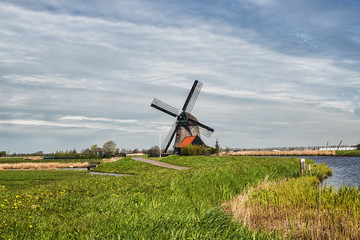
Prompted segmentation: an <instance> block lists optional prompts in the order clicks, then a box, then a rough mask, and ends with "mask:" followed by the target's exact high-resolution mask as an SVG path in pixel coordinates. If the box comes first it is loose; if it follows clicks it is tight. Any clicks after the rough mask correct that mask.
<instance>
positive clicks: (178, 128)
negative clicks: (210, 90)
mask: <svg viewBox="0 0 360 240" xmlns="http://www.w3.org/2000/svg"><path fill="white" fill-rule="evenodd" d="M201 87H202V83H201V82H199V81H197V80H195V82H194V84H193V86H192V88H191V90H190V93H189V95H188V97H187V99H186V101H185V103H184V106H183V108H182V112H181V113H180V114H179V110H178V109H176V108H175V107H172V106H170V105H168V104H166V103H164V102H162V101H160V100H158V99H156V98H155V99H154V100H153V102H152V103H151V107H153V108H156V109H158V110H160V111H162V112H164V113H166V114H168V115H171V116H173V117H176V121H175V122H174V124H173V125H172V127H171V129H170V131H169V133H168V135H167V136H166V138H165V141H164V143H163V145H162V146H161V149H163V150H164V152H165V153H166V152H167V150H168V148H169V146H170V144H171V142H172V140H173V138H174V137H175V143H174V145H173V147H174V149H175V150H178V147H179V146H180V144H181V143H182V141H183V140H184V139H185V138H186V137H191V136H199V137H200V135H205V136H207V137H210V136H211V134H212V133H213V132H214V129H212V128H210V127H208V126H206V125H204V124H202V123H200V122H199V121H198V120H197V118H196V117H195V116H193V115H192V114H191V111H192V109H193V107H194V104H195V102H196V99H197V97H198V96H199V93H200V90H201ZM175 153H176V151H175Z"/></svg>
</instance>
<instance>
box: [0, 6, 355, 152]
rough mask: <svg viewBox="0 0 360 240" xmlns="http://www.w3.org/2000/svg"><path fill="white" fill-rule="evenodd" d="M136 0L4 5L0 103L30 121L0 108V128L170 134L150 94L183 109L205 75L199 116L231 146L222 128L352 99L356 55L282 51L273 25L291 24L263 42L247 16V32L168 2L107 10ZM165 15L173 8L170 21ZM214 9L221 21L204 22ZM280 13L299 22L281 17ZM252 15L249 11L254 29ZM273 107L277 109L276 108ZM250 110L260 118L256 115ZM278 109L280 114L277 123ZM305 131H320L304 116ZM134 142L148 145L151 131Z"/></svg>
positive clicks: (257, 124)
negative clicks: (194, 85) (193, 86)
mask: <svg viewBox="0 0 360 240" xmlns="http://www.w3.org/2000/svg"><path fill="white" fill-rule="evenodd" d="M251 2H252V3H254V4H255V5H257V6H264V8H262V9H263V11H265V12H267V11H270V12H271V10H264V9H270V8H268V7H270V6H271V7H274V6H275V7H274V9H279V8H280V10H281V9H282V7H284V8H285V7H286V6H288V5H286V4H277V3H278V2H279V1H270V0H253V1H251ZM141 3H142V2H141V1H140V2H139V1H136V2H132V3H130V2H129V3H116V4H115V3H112V5H110V7H109V8H106V7H105V6H103V7H100V9H101V10H100V9H98V10H99V11H104V12H101V13H103V15H101V13H100V12H98V11H96V9H92V8H91V7H87V6H85V5H83V4H79V3H77V4H76V6H73V7H74V8H76V9H81V11H79V14H77V15H72V14H71V12H72V11H71V10H72V9H71V8H72V6H71V5H72V3H71V4H70V3H68V2H66V3H65V2H64V3H60V2H59V3H56V4H55V5H54V6H55V7H57V8H61V9H59V10H58V11H46V10H44V9H42V10H41V11H39V10H38V9H39V8H40V9H41V4H39V3H38V4H36V7H35V6H34V7H33V10H30V8H28V7H26V4H24V5H23V7H19V6H15V5H10V4H3V3H0V9H1V10H0V24H1V26H2V29H0V51H1V58H0V83H1V89H0V94H1V96H2V98H3V99H5V100H3V101H2V103H1V105H0V110H3V112H5V113H6V112H15V113H18V112H26V114H25V116H26V119H25V117H24V119H20V118H21V116H20V115H15V114H13V115H11V116H8V115H0V124H2V125H3V126H4V125H12V126H33V129H36V128H38V129H42V128H43V127H44V126H47V127H53V128H54V129H58V128H59V129H65V128H74V129H77V130H78V129H82V130H83V131H84V132H88V130H89V129H91V130H94V131H97V130H99V131H113V130H114V131H116V132H121V133H125V132H126V133H129V134H133V135H134V138H135V137H139V138H140V137H142V134H145V135H146V134H149V135H152V134H155V133H157V132H166V131H168V129H169V127H170V125H171V123H172V121H173V120H174V119H171V118H165V117H164V118H163V117H161V116H160V113H157V112H155V111H154V110H153V109H150V107H149V105H150V103H151V100H152V98H153V97H157V98H159V99H161V100H163V101H165V102H167V103H169V104H171V105H174V106H176V107H181V106H182V104H183V101H185V98H186V95H187V93H188V91H189V89H190V87H191V84H192V82H193V80H194V79H198V80H200V81H202V82H204V87H203V91H202V93H201V95H200V97H199V100H198V102H197V103H196V105H195V108H194V112H195V113H196V114H199V118H200V119H201V120H203V121H204V123H206V124H207V123H209V125H211V126H212V125H215V126H217V129H215V131H216V132H219V134H223V136H224V138H226V139H228V141H229V142H236V134H235V135H234V134H227V133H226V132H228V131H227V129H228V128H236V129H238V126H241V125H249V127H248V129H252V130H253V131H254V132H260V130H263V129H265V130H266V129H271V127H272V126H273V127H274V126H275V127H276V126H277V127H278V126H287V125H288V124H287V123H290V124H289V125H291V123H292V122H291V121H294V120H293V118H292V116H294V115H297V111H305V110H306V111H309V112H307V114H306V116H310V115H311V111H313V112H317V111H321V112H322V113H323V114H325V115H326V114H330V113H332V112H334V111H335V112H341V113H342V114H344V115H343V117H344V116H346V117H348V116H349V115H348V114H352V113H354V111H355V109H358V107H359V103H358V101H357V98H356V97H355V96H356V92H357V91H360V89H359V86H360V85H359V82H360V74H359V72H358V69H357V68H356V67H355V66H357V65H358V64H359V63H360V61H359V59H358V58H355V59H338V58H335V57H329V56H328V55H321V54H320V55H317V54H314V55H312V54H307V55H305V54H302V53H303V51H302V50H301V49H300V50H296V49H295V47H294V49H295V50H294V52H297V53H299V54H293V55H289V54H286V53H284V51H281V50H279V49H278V48H274V45H276V43H278V42H277V40H278V38H279V37H280V36H278V35H277V33H278V32H281V31H282V30H284V31H286V28H282V26H281V25H279V26H277V27H278V28H279V31H278V29H277V28H276V31H274V36H273V38H272V39H270V40H269V41H267V42H266V41H264V38H263V32H262V31H259V29H257V28H256V27H253V26H252V25H251V24H250V23H248V24H250V25H249V26H248V27H247V29H244V28H243V27H241V26H243V25H242V24H243V22H241V21H239V22H241V24H238V22H231V23H229V22H226V21H225V20H224V19H223V18H219V15H211V14H210V13H207V14H208V15H207V14H205V13H202V15H201V14H199V16H198V17H191V16H190V15H186V13H183V12H181V13H180V12H179V11H177V10H168V11H169V12H167V11H166V12H163V11H162V10H163V9H167V6H165V5H164V6H159V5H157V4H155V5H152V4H149V3H143V4H145V5H146V6H145V9H143V10H140V8H139V9H138V8H134V9H138V10H136V14H135V15H134V16H132V15H131V14H130V13H127V14H126V13H125V12H126V11H125V10H123V8H122V10H121V11H122V13H124V15H122V14H115V15H113V14H114V12H113V9H110V8H114V9H116V8H120V7H121V6H126V7H127V9H130V5H131V6H132V7H134V6H139V5H141ZM74 4H75V3H74ZM118 4H120V5H118ZM173 4H174V3H173ZM171 6H173V5H171ZM172 9H176V8H175V7H174V8H172ZM204 11H205V10H204ZM170 12H171V13H174V14H175V15H174V16H172V18H171V19H170V18H169V16H168V15H167V14H169V13H170ZM105 13H106V14H105ZM281 13H282V14H285V11H281ZM176 14H177V15H176ZM265 15H266V14H265ZM300 15H301V16H302V14H300ZM211 16H213V17H214V18H216V19H214V20H213V21H209V19H208V17H211ZM338 16H340V15H338ZM241 17H242V16H239V18H240V19H241V20H243V21H246V18H243V19H242V18H241ZM255 17H258V16H255ZM275 17H276V16H275ZM318 17H319V18H320V19H321V15H319V16H318ZM276 18H277V17H276ZM286 18H289V20H294V17H293V16H290V15H288V14H286ZM184 19H188V20H187V21H184ZM313 19H314V18H313ZM295 20H296V22H298V21H299V20H297V19H295ZM295 20H294V21H295ZM257 23H258V22H257V19H256V21H255V22H254V23H253V24H254V26H255V25H256V24H257ZM269 24H270V23H269ZM289 24H293V22H292V21H289ZM324 24H325V23H322V25H324ZM339 24H340V25H341V24H343V23H342V22H340V23H339ZM244 25H246V24H244ZM260 25H261V24H260ZM260 25H259V26H260ZM295 25H296V24H295ZM325 25H326V24H325ZM266 27H269V29H270V31H271V30H274V29H275V27H274V26H271V25H269V26H266ZM295 27H296V28H295V29H298V26H297V25H296V26H295ZM323 27H324V28H325V27H326V26H323ZM332 27H334V26H332ZM332 27H327V28H332ZM261 30H264V31H265V30H267V29H265V28H263V29H261ZM291 33H292V34H294V35H295V36H294V38H297V39H298V40H299V41H301V42H308V43H309V44H310V43H311V44H313V43H314V44H319V42H318V39H317V38H316V37H314V36H313V35H312V31H311V29H310V30H308V31H303V32H302V31H297V30H296V31H295V32H294V31H292V32H291ZM351 34H354V33H353V32H352V33H351ZM353 39H355V40H356V36H353ZM265 40H268V39H266V38H265ZM355 40H354V41H355ZM320 46H322V45H321V44H320ZM315 50H317V48H314V51H315ZM299 55H302V56H301V57H300V56H299ZM344 65H352V66H354V67H353V68H352V70H351V69H350V68H345V67H344ZM244 105H245V106H244ZM209 106H211V107H209ZM271 108H277V111H279V112H281V114H277V116H273V115H272V112H271V111H270V110H269V109H271ZM284 109H286V111H283V110H284ZM238 110H241V112H238ZM260 113H261V114H260ZM246 114H249V115H250V116H253V115H256V114H259V116H258V117H257V119H256V121H254V119H250V117H249V116H247V115H246ZM251 114H252V115H251ZM214 115H220V116H222V115H223V116H224V118H223V119H219V118H214ZM280 116H281V117H283V118H284V119H276V117H279V118H280ZM339 116H341V115H336V117H339ZM12 118H13V119H12ZM254 118H255V117H254ZM268 118H271V121H269V122H268ZM309 118H311V117H309ZM167 119H169V121H168V122H167ZM305 120H309V119H305ZM305 120H304V121H303V122H309V121H305ZM224 122H226V124H224ZM225 125H226V126H225ZM354 125H356V123H351V126H352V127H354ZM265 126H266V127H265ZM309 128H313V129H315V128H314V125H311V124H310V123H309ZM241 130H242V129H241ZM24 131H26V130H24ZM39 131H40V130H39ZM69 132H71V131H69ZM264 132H265V133H264V135H266V134H268V133H266V131H264ZM102 133H103V134H108V133H104V132H102ZM59 134H61V130H60V131H59ZM247 134H248V135H251V132H248V133H247ZM0 135H1V134H0ZM97 135H99V132H97ZM55 136H56V135H54V138H55ZM284 136H285V135H284ZM254 139H255V140H254V141H256V139H259V137H258V136H257V137H255V138H254ZM286 141H287V140H284V142H286ZM314 141H315V140H314ZM136 143H137V142H136ZM136 143H132V144H136ZM141 144H146V137H144V140H143V142H141ZM229 145H230V144H229ZM138 147H140V146H138Z"/></svg>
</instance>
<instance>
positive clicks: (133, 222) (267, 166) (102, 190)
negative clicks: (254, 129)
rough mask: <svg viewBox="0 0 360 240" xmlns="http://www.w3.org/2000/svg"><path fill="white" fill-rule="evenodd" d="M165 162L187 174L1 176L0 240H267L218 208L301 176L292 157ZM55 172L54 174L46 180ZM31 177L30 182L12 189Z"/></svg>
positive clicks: (114, 167) (138, 168) (123, 166)
mask: <svg viewBox="0 0 360 240" xmlns="http://www.w3.org/2000/svg"><path fill="white" fill-rule="evenodd" d="M163 161H166V162H168V163H171V164H175V165H180V166H188V167H191V169H190V170H186V171H176V170H173V169H164V168H160V167H156V166H152V165H148V164H145V163H141V162H136V161H133V160H130V159H127V158H125V159H121V160H119V161H118V162H113V163H104V164H101V165H100V166H99V167H98V169H97V170H99V171H106V172H109V171H110V172H119V173H130V174H133V176H126V177H112V176H94V175H90V174H86V173H85V172H75V171H74V172H71V174H70V175H67V174H69V172H67V171H32V172H31V173H30V172H26V174H34V175H31V176H27V177H24V178H22V174H23V173H24V171H12V172H9V171H3V172H0V179H2V181H1V182H0V185H2V187H0V211H1V214H0V238H3V239H59V238H61V239H69V238H74V239H249V238H255V239H271V238H272V236H269V235H267V234H265V233H263V232H262V231H255V232H254V231H250V230H248V228H247V227H246V226H243V225H241V224H239V223H237V222H234V221H233V220H232V217H231V216H230V215H228V214H226V213H225V212H224V211H223V209H222V207H221V204H222V203H223V202H224V201H229V200H230V199H232V198H233V197H235V196H236V195H238V194H241V193H243V192H244V191H245V190H246V189H248V188H249V187H250V186H255V185H257V184H258V183H259V182H261V181H263V179H264V178H265V177H266V176H268V179H269V180H271V181H276V180H279V179H286V178H292V177H297V176H298V175H299V173H298V167H299V162H298V160H295V159H290V158H281V159H276V158H259V157H170V158H166V159H163ZM54 173H56V174H59V175H58V176H57V177H54V178H53V179H52V180H51V176H52V174H54ZM45 176H47V177H45ZM28 178H32V179H33V183H31V181H28V182H27V184H24V185H23V188H22V189H17V188H16V187H15V185H14V184H15V183H16V182H18V181H19V182H21V181H27V180H26V179H28ZM4 179H6V180H4ZM37 179H39V181H37ZM41 179H44V180H43V181H42V180H41ZM45 179H46V180H45Z"/></svg>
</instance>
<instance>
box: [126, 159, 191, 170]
mask: <svg viewBox="0 0 360 240" xmlns="http://www.w3.org/2000/svg"><path fill="white" fill-rule="evenodd" d="M131 159H133V160H135V161H140V162H144V163H149V164H152V165H156V166H159V167H165V168H172V169H176V170H187V169H190V168H188V167H180V166H175V165H171V164H168V163H163V162H158V161H153V160H150V159H145V158H141V157H134V158H131Z"/></svg>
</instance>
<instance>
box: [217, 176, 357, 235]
mask: <svg viewBox="0 0 360 240" xmlns="http://www.w3.org/2000/svg"><path fill="white" fill-rule="evenodd" d="M283 182H284V181H283ZM278 184H281V182H277V183H275V182H267V181H264V182H263V183H261V184H259V185H258V186H257V187H255V188H251V189H250V190H249V191H248V192H247V193H245V194H242V195H238V196H236V197H235V198H233V199H232V200H230V201H229V202H226V203H224V204H223V207H224V209H225V210H226V211H227V212H228V213H230V214H232V215H233V217H234V220H235V221H238V222H240V223H242V224H243V225H245V226H247V227H249V228H250V229H252V230H253V231H258V230H265V231H266V232H268V233H269V234H272V235H274V236H275V235H276V236H278V237H280V238H285V239H288V238H290V239H360V220H359V218H358V217H357V216H356V214H355V216H354V214H353V213H349V212H348V213H345V214H344V211H343V210H342V209H339V208H332V207H331V208H327V209H319V208H318V207H309V206H306V204H305V205H302V204H299V205H298V206H295V205H294V204H291V203H290V201H288V202H286V201H285V203H282V204H279V203H269V202H267V203H266V202H264V201H266V197H265V198H263V199H262V200H260V201H258V200H255V199H253V198H251V195H252V194H253V193H254V192H257V193H259V191H260V192H261V190H264V189H273V188H275V187H276V186H277V185H278ZM261 194H265V193H264V192H263V193H261ZM288 197H289V198H291V197H292V196H291V193H289V194H288ZM315 205H316V204H315Z"/></svg>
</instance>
